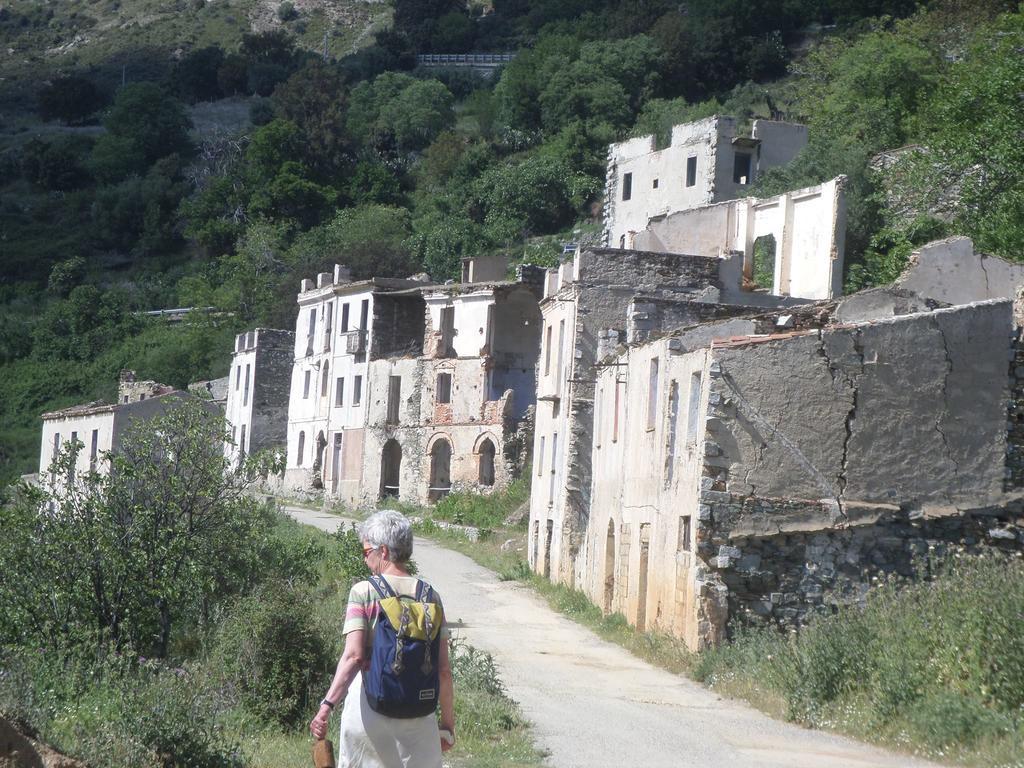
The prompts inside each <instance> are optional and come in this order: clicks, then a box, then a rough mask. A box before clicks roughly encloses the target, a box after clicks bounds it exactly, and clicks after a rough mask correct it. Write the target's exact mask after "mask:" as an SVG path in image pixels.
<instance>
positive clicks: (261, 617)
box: [211, 585, 335, 726]
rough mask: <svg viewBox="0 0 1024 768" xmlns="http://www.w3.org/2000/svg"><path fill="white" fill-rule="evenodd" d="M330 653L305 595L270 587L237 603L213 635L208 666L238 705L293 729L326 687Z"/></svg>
mask: <svg viewBox="0 0 1024 768" xmlns="http://www.w3.org/2000/svg"><path fill="white" fill-rule="evenodd" d="M332 651H333V647H332V644H331V642H330V641H329V640H328V638H327V636H326V632H325V629H324V627H323V626H321V624H320V622H319V621H318V620H317V618H316V612H315V606H314V604H313V601H312V599H311V598H310V596H309V595H308V594H306V593H304V592H300V591H297V590H294V589H290V588H287V587H282V586H276V585H275V586H273V587H270V588H266V589H263V590H261V591H260V592H258V593H257V594H255V595H253V596H251V597H247V598H245V599H243V600H241V601H240V602H239V603H238V605H237V606H236V607H235V609H234V610H233V611H232V612H231V613H230V614H229V615H228V616H227V617H226V618H225V620H224V621H223V623H222V624H221V626H220V627H219V630H218V633H217V639H216V641H215V645H214V649H213V652H212V654H211V661H212V663H213V665H214V667H215V668H216V669H217V670H219V673H220V674H222V675H223V676H224V678H225V681H226V682H227V684H228V685H229V686H230V687H232V688H233V689H234V690H235V691H237V694H238V697H239V699H240V700H241V702H242V704H243V705H244V706H245V707H246V709H248V710H249V711H251V712H252V713H253V714H254V715H256V716H257V717H259V718H260V719H262V720H264V721H266V722H267V723H280V724H281V725H284V726H294V725H296V724H297V723H298V722H299V721H300V720H301V719H302V718H303V717H305V716H306V715H307V714H308V713H309V710H310V707H311V703H312V702H313V701H315V700H316V699H317V697H318V695H319V694H320V693H322V691H323V690H324V688H325V686H326V685H327V682H328V679H327V678H328V677H329V674H330V668H331V666H332V665H333V663H334V661H335V660H334V658H333V653H332Z"/></svg>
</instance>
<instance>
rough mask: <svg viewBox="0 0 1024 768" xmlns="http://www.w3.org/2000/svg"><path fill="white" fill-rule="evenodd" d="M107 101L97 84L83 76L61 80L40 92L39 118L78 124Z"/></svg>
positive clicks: (56, 79) (61, 78) (55, 81)
mask: <svg viewBox="0 0 1024 768" xmlns="http://www.w3.org/2000/svg"><path fill="white" fill-rule="evenodd" d="M105 103H106V100H105V99H104V97H103V94H102V93H101V92H100V90H99V89H98V88H97V87H96V85H95V84H94V83H93V82H92V81H91V80H88V79H86V78H84V77H79V76H77V75H69V76H66V77H58V78H55V79H54V80H52V81H51V82H50V83H48V84H47V85H44V86H43V87H42V88H41V89H40V91H39V117H40V118H42V119H43V120H60V121H62V122H65V123H67V124H68V125H79V124H81V123H82V122H84V121H85V120H86V119H87V118H89V117H91V116H92V115H94V114H95V113H96V112H97V111H99V110H100V109H102V107H103V105H104V104H105Z"/></svg>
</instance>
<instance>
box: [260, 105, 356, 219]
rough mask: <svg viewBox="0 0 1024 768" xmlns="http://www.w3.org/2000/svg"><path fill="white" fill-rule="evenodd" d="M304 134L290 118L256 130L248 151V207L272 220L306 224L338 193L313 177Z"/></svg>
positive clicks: (320, 213) (328, 204)
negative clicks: (303, 159)
mask: <svg viewBox="0 0 1024 768" xmlns="http://www.w3.org/2000/svg"><path fill="white" fill-rule="evenodd" d="M302 150H303V137H302V132H301V131H300V130H299V127H298V126H297V125H296V124H295V123H293V122H291V121H288V120H281V119H278V120H273V121H271V122H269V123H267V125H265V126H263V127H262V128H260V129H259V130H257V131H256V132H255V133H253V136H252V141H251V142H250V144H249V147H248V149H247V150H246V155H245V163H246V175H247V177H248V189H249V201H248V208H249V211H250V213H251V214H253V215H262V216H264V217H266V218H269V219H274V220H281V219H292V220H294V221H296V222H298V223H299V224H300V225H301V226H303V227H309V226H312V225H313V224H315V223H316V222H317V221H319V220H320V218H321V217H322V215H323V214H324V213H325V212H326V210H327V209H328V207H330V206H331V205H332V204H333V203H334V201H335V199H336V197H337V193H336V192H335V190H334V189H332V188H331V187H329V186H326V185H322V184H319V183H317V182H316V181H314V180H313V178H312V177H313V174H312V173H311V171H310V169H309V168H308V167H307V166H305V165H304V164H303V163H302V162H300V161H298V160H295V159H293V158H296V157H300V158H301V157H302V154H303V152H302Z"/></svg>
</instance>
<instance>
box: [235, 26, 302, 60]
mask: <svg viewBox="0 0 1024 768" xmlns="http://www.w3.org/2000/svg"><path fill="white" fill-rule="evenodd" d="M239 52H240V53H241V54H242V56H244V57H245V58H246V60H248V61H249V62H250V63H253V64H255V63H264V64H276V65H278V66H280V67H285V68H288V67H291V66H292V65H293V64H294V63H295V39H294V38H292V36H291V35H289V34H288V33H287V32H286V31H285V30H283V29H273V30H270V31H268V32H252V33H246V34H244V35H242V44H241V47H240V49H239Z"/></svg>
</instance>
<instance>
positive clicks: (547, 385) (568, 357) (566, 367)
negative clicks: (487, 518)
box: [528, 248, 806, 584]
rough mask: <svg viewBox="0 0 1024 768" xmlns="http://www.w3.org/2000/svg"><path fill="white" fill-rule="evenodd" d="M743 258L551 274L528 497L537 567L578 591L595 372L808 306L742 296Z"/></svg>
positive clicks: (591, 253)
mask: <svg viewBox="0 0 1024 768" xmlns="http://www.w3.org/2000/svg"><path fill="white" fill-rule="evenodd" d="M741 260H742V254H731V255H730V256H729V257H728V258H719V257H717V256H690V255H685V254H668V253H649V252H644V251H630V250H621V249H610V248H600V249H592V250H588V251H584V252H583V253H580V254H577V255H576V256H575V257H574V258H573V259H572V260H571V261H567V262H565V263H563V264H562V265H561V266H560V267H559V268H558V269H552V270H548V273H547V279H546V283H545V292H544V298H543V299H542V301H541V303H540V309H541V315H542V320H543V328H542V337H541V348H540V360H539V369H538V373H537V411H536V419H535V430H534V440H533V471H534V478H533V487H532V491H531V494H530V532H529V544H528V546H529V560H530V563H531V564H532V565H533V567H534V568H535V570H537V571H538V572H540V573H543V574H544V575H547V576H550V577H551V578H553V579H556V580H558V581H562V582H565V583H569V584H574V583H576V581H577V580H578V578H579V577H580V576H581V571H580V570H579V569H580V567H581V565H582V561H581V560H580V559H579V557H580V552H581V547H582V546H583V539H584V535H585V530H586V526H587V520H588V519H589V516H590V484H591V481H592V476H591V455H592V444H591V431H592V426H593V420H594V418H595V410H594V409H595V407H596V402H595V390H594V383H595V378H596V373H597V370H598V369H597V368H596V367H595V364H596V363H597V362H598V361H599V360H601V359H603V358H604V357H606V356H607V355H608V354H609V353H611V352H612V351H613V350H614V349H616V347H617V346H618V345H620V344H628V343H633V342H637V341H642V340H644V339H647V338H649V336H650V335H651V334H652V333H653V332H658V331H660V330H661V329H663V328H674V327H679V326H684V325H692V324H694V323H699V322H702V321H705V320H714V319H721V318H728V317H735V316H739V315H743V314H750V313H752V312H756V311H758V308H759V307H765V306H775V307H785V306H799V305H800V304H803V303H806V302H805V301H804V300H801V299H796V298H793V297H786V296H770V295H768V294H764V293H756V292H750V291H744V290H743V289H742V285H741V283H740V280H741V276H742V270H741V268H740V267H741V264H740V262H741Z"/></svg>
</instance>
